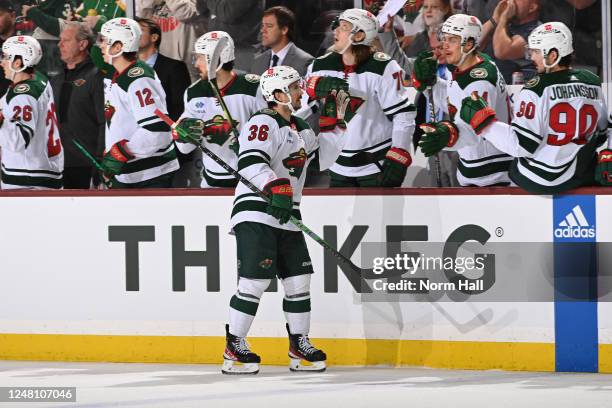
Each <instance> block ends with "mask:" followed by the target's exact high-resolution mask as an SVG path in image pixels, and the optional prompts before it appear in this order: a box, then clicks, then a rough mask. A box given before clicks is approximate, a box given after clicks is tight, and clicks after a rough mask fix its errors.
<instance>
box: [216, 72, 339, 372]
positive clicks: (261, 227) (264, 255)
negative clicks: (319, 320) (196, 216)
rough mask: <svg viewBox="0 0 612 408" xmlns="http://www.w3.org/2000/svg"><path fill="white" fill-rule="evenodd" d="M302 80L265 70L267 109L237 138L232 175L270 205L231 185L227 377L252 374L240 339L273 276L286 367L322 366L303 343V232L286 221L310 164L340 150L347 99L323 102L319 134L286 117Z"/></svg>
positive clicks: (306, 305)
mask: <svg viewBox="0 0 612 408" xmlns="http://www.w3.org/2000/svg"><path fill="white" fill-rule="evenodd" d="M300 82H301V78H300V75H299V74H298V72H297V71H296V70H295V69H293V68H290V67H285V66H278V67H274V68H270V69H269V70H267V71H266V72H265V73H264V74H263V75H262V77H261V84H260V86H261V90H262V93H263V95H264V97H265V98H266V100H267V101H268V103H269V108H266V109H263V110H261V111H259V112H257V113H255V114H254V115H253V116H252V117H251V118H250V119H249V121H248V122H247V123H246V124H245V125H244V127H243V128H242V132H241V133H240V138H239V139H240V153H239V155H238V170H239V172H240V174H241V175H243V176H244V177H245V178H247V179H248V180H250V181H251V182H252V183H253V184H254V185H255V186H257V187H258V188H260V189H261V190H262V191H264V192H266V193H267V194H268V196H269V197H270V201H269V203H267V202H266V201H264V200H263V199H261V198H260V197H259V196H258V195H257V194H254V193H253V192H252V191H251V190H249V189H248V188H247V187H246V186H245V185H244V184H242V183H239V184H238V186H237V187H236V192H235V199H234V207H233V210H232V218H231V224H232V228H233V230H234V232H235V233H236V243H237V255H238V275H239V281H238V289H237V291H236V294H235V295H234V296H232V298H231V300H230V318H229V324H228V325H226V336H227V343H226V349H225V353H224V364H223V368H222V372H223V373H225V374H255V373H257V372H258V370H259V363H260V358H259V356H258V355H257V354H255V353H253V352H252V351H251V350H250V349H249V347H248V345H247V343H246V340H245V338H246V336H247V333H248V331H249V328H250V327H251V323H252V322H253V319H254V317H255V314H256V312H257V308H258V305H259V301H260V299H261V296H262V295H263V293H264V291H265V290H266V288H267V287H268V286H269V285H270V282H271V279H275V278H276V277H277V276H278V277H279V278H280V279H281V281H282V284H283V287H284V290H285V297H284V299H283V311H284V312H285V316H286V318H287V326H286V327H287V332H288V336H289V357H290V369H291V370H292V371H303V370H310V371H323V370H324V369H325V360H326V355H325V353H324V352H323V351H321V350H319V349H317V348H315V347H314V346H313V345H312V344H311V343H310V341H309V339H308V333H309V330H310V274H312V273H313V268H312V261H311V259H310V255H309V254H308V248H307V247H306V242H305V240H304V235H303V234H302V233H301V232H300V231H299V230H298V229H297V227H295V225H293V224H292V223H288V221H289V219H290V217H291V216H294V217H295V218H297V219H301V215H300V201H301V198H302V189H303V187H304V181H305V178H306V169H307V167H308V165H309V164H311V165H314V166H318V168H319V169H320V170H323V169H325V168H327V167H329V166H330V165H331V164H332V163H333V162H334V160H335V159H336V157H337V155H338V153H339V151H340V149H341V148H342V143H343V140H342V137H343V134H344V129H345V128H346V123H345V121H348V120H349V119H350V117H349V116H345V113H346V111H347V106H348V103H349V101H350V96H349V95H348V94H347V93H346V92H345V91H342V90H341V91H338V92H337V93H336V91H333V92H332V95H330V96H328V97H327V98H326V101H325V112H326V116H327V123H328V126H327V128H326V130H325V131H324V132H321V133H319V135H318V136H317V135H315V133H314V132H313V130H312V129H310V127H308V125H307V123H306V122H305V121H304V120H302V119H300V118H298V117H297V116H294V115H293V114H292V113H293V112H294V111H295V110H297V109H299V108H300V106H301V101H300V98H301V96H302V94H303V91H302V90H301V88H300ZM332 117H333V118H332ZM334 121H335V124H332V122H334Z"/></svg>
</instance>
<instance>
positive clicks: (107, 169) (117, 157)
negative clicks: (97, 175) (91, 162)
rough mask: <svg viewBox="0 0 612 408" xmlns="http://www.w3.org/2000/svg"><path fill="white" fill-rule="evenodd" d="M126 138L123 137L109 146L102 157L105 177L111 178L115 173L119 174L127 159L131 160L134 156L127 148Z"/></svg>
mask: <svg viewBox="0 0 612 408" xmlns="http://www.w3.org/2000/svg"><path fill="white" fill-rule="evenodd" d="M127 142H128V141H127V140H125V139H123V140H120V141H118V142H117V143H115V144H114V145H112V146H111V148H110V150H109V151H108V152H105V153H104V156H103V157H102V163H101V166H102V169H103V172H104V175H105V176H106V177H107V178H112V177H113V176H116V175H117V174H121V170H122V169H123V166H124V165H125V163H127V162H128V160H132V159H133V158H134V156H133V155H132V153H130V151H129V150H128V149H127V147H126V144H127Z"/></svg>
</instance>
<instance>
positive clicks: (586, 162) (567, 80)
mask: <svg viewBox="0 0 612 408" xmlns="http://www.w3.org/2000/svg"><path fill="white" fill-rule="evenodd" d="M606 129H607V109H606V104H605V101H604V99H603V96H602V89H601V81H600V79H599V77H597V76H596V75H594V74H592V73H590V72H588V71H585V70H577V69H576V70H575V69H569V70H563V71H557V72H552V73H547V74H542V75H539V76H536V77H535V78H534V79H532V80H531V81H529V82H527V84H526V85H525V87H524V88H523V90H521V92H520V93H519V96H518V99H517V100H516V101H515V103H514V119H513V121H512V130H513V131H514V134H515V135H516V137H517V141H518V147H519V149H520V151H521V153H520V154H519V156H520V157H519V158H518V160H516V161H515V162H514V163H513V165H512V167H511V170H510V176H511V178H512V179H513V181H514V182H516V183H517V184H519V185H520V186H523V187H525V188H527V189H529V190H532V191H534V192H540V193H554V192H556V191H560V190H565V189H568V188H573V187H576V186H579V185H583V184H584V183H588V181H589V180H586V178H590V179H592V176H593V174H592V168H591V167H592V166H593V163H594V157H595V151H596V149H597V147H599V146H600V145H601V144H602V143H603V142H604V141H605V140H606ZM530 187H531V188H530Z"/></svg>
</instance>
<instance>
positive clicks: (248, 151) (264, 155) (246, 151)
mask: <svg viewBox="0 0 612 408" xmlns="http://www.w3.org/2000/svg"><path fill="white" fill-rule="evenodd" d="M251 153H259V154H261V155H262V156H263V157H265V158H266V160H268V161H270V155H269V154H268V153H266V152H264V151H263V150H259V149H249V150H245V151H244V152H240V154H239V155H238V157H242V156H244V155H247V154H251Z"/></svg>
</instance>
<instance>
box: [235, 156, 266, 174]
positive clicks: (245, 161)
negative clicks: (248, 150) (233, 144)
mask: <svg viewBox="0 0 612 408" xmlns="http://www.w3.org/2000/svg"><path fill="white" fill-rule="evenodd" d="M254 164H269V163H268V161H266V159H264V158H263V157H261V156H256V155H252V156H247V157H243V158H241V159H239V160H238V171H241V170H244V169H246V168H247V167H249V166H252V165H254Z"/></svg>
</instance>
